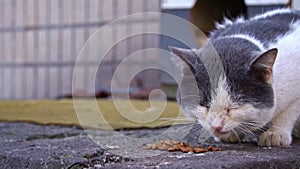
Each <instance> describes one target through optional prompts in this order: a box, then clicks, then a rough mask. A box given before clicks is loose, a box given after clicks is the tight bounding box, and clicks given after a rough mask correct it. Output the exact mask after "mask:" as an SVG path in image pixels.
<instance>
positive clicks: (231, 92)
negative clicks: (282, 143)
mask: <svg viewBox="0 0 300 169" xmlns="http://www.w3.org/2000/svg"><path fill="white" fill-rule="evenodd" d="M222 43H224V42H222ZM222 43H221V44H218V43H216V44H215V45H214V47H213V48H211V47H208V45H206V46H204V47H202V48H200V49H197V50H195V49H193V50H188V49H180V48H175V47H170V49H171V51H172V52H173V53H174V54H176V55H177V56H179V58H180V59H181V64H180V69H181V70H182V73H183V77H182V82H181V84H180V85H179V88H178V93H177V101H178V103H179V104H180V106H181V108H182V109H183V111H184V112H185V113H186V115H188V116H189V117H193V118H196V120H197V121H198V122H199V123H200V124H201V125H202V126H203V127H204V128H205V129H207V130H209V131H211V132H212V133H213V134H214V136H215V137H217V138H220V139H222V138H226V137H228V136H229V135H230V134H232V133H235V134H239V133H247V132H249V131H250V130H251V131H253V130H256V129H258V128H260V127H262V126H264V125H265V124H267V123H268V122H269V121H270V120H271V118H272V116H273V114H274V104H275V103H274V93H273V89H272V69H273V65H274V62H275V59H276V56H277V49H271V50H268V51H264V52H257V50H256V48H255V47H254V46H253V47H251V46H248V47H247V48H246V49H237V48H234V47H233V48H232V49H230V47H228V46H227V47H226V45H224V44H222ZM231 47H232V46H231ZM177 61H179V60H177Z"/></svg>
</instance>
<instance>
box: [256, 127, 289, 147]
mask: <svg viewBox="0 0 300 169" xmlns="http://www.w3.org/2000/svg"><path fill="white" fill-rule="evenodd" d="M291 143H292V136H291V134H290V133H288V132H285V131H267V132H264V133H262V134H261V135H260V138H259V145H260V146H263V147H271V146H289V145H290V144H291Z"/></svg>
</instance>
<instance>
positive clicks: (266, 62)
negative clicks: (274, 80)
mask: <svg viewBox="0 0 300 169" xmlns="http://www.w3.org/2000/svg"><path fill="white" fill-rule="evenodd" d="M277 53H278V50H277V49H276V48H273V49H270V50H268V51H267V52H265V53H263V54H261V55H259V56H258V57H257V58H255V59H254V60H253V61H252V63H251V67H250V70H251V72H252V73H253V75H254V76H255V77H256V78H257V79H259V80H261V81H263V82H266V83H269V82H270V78H271V76H272V70H273V65H274V63H275V60H276V57H277Z"/></svg>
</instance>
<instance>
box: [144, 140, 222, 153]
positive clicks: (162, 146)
mask: <svg viewBox="0 0 300 169" xmlns="http://www.w3.org/2000/svg"><path fill="white" fill-rule="evenodd" d="M144 149H145V150H150V149H151V150H167V151H169V152H174V151H181V152H184V153H188V152H193V153H205V152H208V151H222V150H223V149H222V148H218V147H214V146H208V147H207V148H205V147H202V146H201V145H198V146H197V147H193V146H190V145H189V144H188V143H185V142H179V141H174V140H165V141H160V142H158V143H155V144H150V145H147V146H144Z"/></svg>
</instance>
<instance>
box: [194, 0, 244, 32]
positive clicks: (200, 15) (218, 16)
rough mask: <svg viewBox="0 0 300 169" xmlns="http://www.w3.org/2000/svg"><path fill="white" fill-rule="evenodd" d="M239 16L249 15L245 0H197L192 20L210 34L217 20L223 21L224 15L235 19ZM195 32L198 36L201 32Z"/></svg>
mask: <svg viewBox="0 0 300 169" xmlns="http://www.w3.org/2000/svg"><path fill="white" fill-rule="evenodd" d="M239 16H245V17H246V16H247V6H246V4H245V2H244V0H230V1H226V0H209V1H208V0H197V1H196V3H195V5H194V7H193V8H192V9H191V12H190V21H191V23H192V24H194V25H195V26H197V27H198V28H199V29H200V30H201V31H202V32H203V33H204V34H206V35H207V36H208V35H209V32H210V31H211V30H213V29H214V28H215V23H216V22H221V21H222V20H223V18H224V17H227V18H230V19H233V18H237V17H239ZM195 31H196V30H195ZM195 33H196V36H197V37H199V34H201V33H200V32H199V31H196V32H195Z"/></svg>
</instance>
